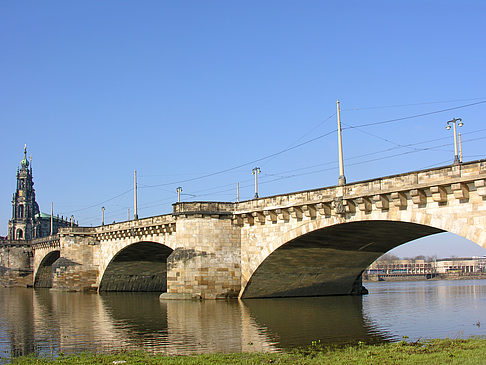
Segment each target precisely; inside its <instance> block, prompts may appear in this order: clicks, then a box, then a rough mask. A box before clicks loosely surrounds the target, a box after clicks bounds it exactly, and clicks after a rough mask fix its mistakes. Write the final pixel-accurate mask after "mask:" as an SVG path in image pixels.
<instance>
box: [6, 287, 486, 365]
mask: <svg viewBox="0 0 486 365" xmlns="http://www.w3.org/2000/svg"><path fill="white" fill-rule="evenodd" d="M367 286H368V289H369V290H370V293H371V294H370V295H368V296H365V297H362V298H361V297H348V296H341V297H322V298H287V299H253V300H245V301H236V300H234V301H206V302H195V301H194V302H193V301H167V302H160V301H159V299H158V295H157V294H155V295H154V294H151V293H104V294H103V295H96V294H83V293H66V292H56V291H52V290H47V289H44V290H32V289H0V305H1V308H2V311H0V362H2V361H5V360H6V359H7V358H10V357H12V356H18V355H24V354H29V353H34V354H37V355H39V354H40V355H44V356H56V355H57V354H59V353H60V352H63V353H77V352H81V351H86V350H87V351H94V352H112V351H119V350H122V349H144V350H146V351H149V352H154V353H166V354H191V353H204V352H241V351H245V352H246V351H276V350H279V349H282V348H291V347H295V346H302V345H308V344H310V343H311V341H315V340H321V342H323V343H357V342H358V341H366V342H383V341H390V340H398V339H400V338H401V337H402V336H404V335H407V336H410V337H411V338H412V339H413V338H423V337H447V336H450V337H469V336H471V335H479V336H484V335H485V334H486V312H484V310H483V308H484V305H485V304H486V281H469V282H466V281H465V282H412V283H369V284H367ZM478 324H479V325H478ZM481 324H482V325H481Z"/></svg>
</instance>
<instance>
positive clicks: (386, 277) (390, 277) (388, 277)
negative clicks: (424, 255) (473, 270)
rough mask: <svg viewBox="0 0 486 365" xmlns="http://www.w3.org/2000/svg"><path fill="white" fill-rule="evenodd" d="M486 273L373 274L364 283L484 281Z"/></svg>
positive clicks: (364, 277) (366, 277)
mask: <svg viewBox="0 0 486 365" xmlns="http://www.w3.org/2000/svg"><path fill="white" fill-rule="evenodd" d="M484 279H486V273H481V274H433V275H432V274H427V275H417V274H415V275H406V274H373V275H363V283H366V282H372V283H373V282H379V281H431V280H484Z"/></svg>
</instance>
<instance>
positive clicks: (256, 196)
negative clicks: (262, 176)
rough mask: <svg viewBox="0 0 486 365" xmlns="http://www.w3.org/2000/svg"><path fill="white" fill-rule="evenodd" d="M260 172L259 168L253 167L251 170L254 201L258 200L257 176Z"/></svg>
mask: <svg viewBox="0 0 486 365" xmlns="http://www.w3.org/2000/svg"><path fill="white" fill-rule="evenodd" d="M260 172H262V171H261V170H260V168H259V167H255V168H254V169H253V170H251V173H252V174H253V175H255V199H258V174H259V173H260Z"/></svg>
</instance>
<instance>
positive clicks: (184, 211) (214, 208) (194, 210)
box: [172, 202, 235, 218]
mask: <svg viewBox="0 0 486 365" xmlns="http://www.w3.org/2000/svg"><path fill="white" fill-rule="evenodd" d="M172 207H173V213H172V214H173V215H174V216H188V215H196V216H200V217H202V216H214V217H215V218H217V217H220V216H225V215H232V214H233V211H234V210H235V203H230V202H182V203H181V202H179V203H174V204H172Z"/></svg>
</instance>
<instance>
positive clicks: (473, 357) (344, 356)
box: [11, 338, 486, 365]
mask: <svg viewBox="0 0 486 365" xmlns="http://www.w3.org/2000/svg"><path fill="white" fill-rule="evenodd" d="M11 364H16V365H27V364H40V365H41V364H67V365H70V364H86V365H88V364H89V365H92V364H107V365H108V364H109V365H115V364H120V365H123V364H126V365H135V364H333V365H334V364H346V365H347V364H357V365H360V364H380V365H382V364H461V365H462V364H486V340H485V339H477V338H475V339H468V340H460V339H454V340H451V339H440V340H427V341H417V342H405V341H401V342H397V343H387V344H379V345H367V344H364V343H360V344H358V345H356V346H345V347H329V346H321V345H320V343H319V342H313V343H312V345H311V346H309V347H307V348H302V349H298V350H294V351H291V352H284V353H235V354H203V355H194V356H165V355H160V354H159V355H152V354H149V353H147V352H142V351H135V352H121V353H116V354H90V353H83V354H79V355H68V356H60V357H58V358H56V359H48V358H39V357H34V356H24V357H19V358H14V359H12V360H11Z"/></svg>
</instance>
